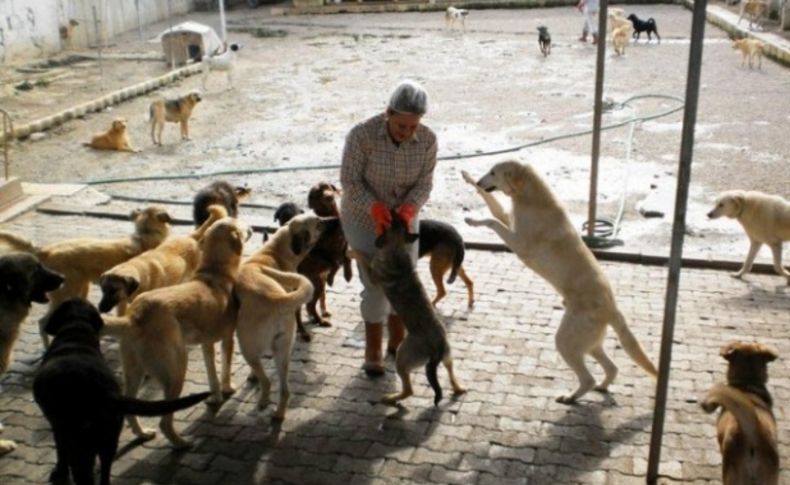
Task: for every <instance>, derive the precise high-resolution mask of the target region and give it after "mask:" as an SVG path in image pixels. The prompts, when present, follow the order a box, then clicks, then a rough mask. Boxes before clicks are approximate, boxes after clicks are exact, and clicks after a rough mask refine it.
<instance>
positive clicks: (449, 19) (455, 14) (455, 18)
mask: <svg viewBox="0 0 790 485" xmlns="http://www.w3.org/2000/svg"><path fill="white" fill-rule="evenodd" d="M467 15H469V10H466V9H463V8H455V7H447V11H446V12H445V13H444V24H445V26H446V27H447V28H448V29H452V28H453V27H454V26H455V24H456V22H457V23H459V24H461V28H462V29H463V30H464V31H466V17H467Z"/></svg>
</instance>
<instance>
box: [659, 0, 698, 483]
mask: <svg viewBox="0 0 790 485" xmlns="http://www.w3.org/2000/svg"><path fill="white" fill-rule="evenodd" d="M707 3H708V2H707V0H695V1H694V13H693V17H692V22H691V45H690V47H689V65H688V74H687V76H686V107H685V110H684V112H683V136H682V138H681V141H680V161H679V166H678V182H677V189H676V193H675V219H674V222H673V223H672V247H671V250H670V253H669V273H668V276H667V293H666V299H665V301H664V325H663V329H662V331H661V357H660V361H659V366H658V383H657V384H656V404H655V411H654V412H653V430H652V433H651V436H650V456H649V458H648V462H647V483H649V484H655V483H656V480H657V479H658V465H659V463H660V461H661V439H662V438H663V433H664V417H665V415H666V406H667V385H668V384H669V369H670V363H671V360H672V338H673V335H674V332H675V311H676V310H677V299H678V287H679V285H680V266H681V259H682V257H683V237H684V234H685V232H686V206H687V203H688V193H689V182H690V180H691V160H692V156H693V153H694V126H695V124H696V121H697V102H698V100H699V83H700V72H701V70H702V42H703V40H704V37H705V13H706V12H705V9H706V7H707Z"/></svg>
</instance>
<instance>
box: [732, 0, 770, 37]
mask: <svg viewBox="0 0 790 485" xmlns="http://www.w3.org/2000/svg"><path fill="white" fill-rule="evenodd" d="M767 11H768V2H766V1H765V0H743V1H742V2H741V15H740V16H739V17H738V25H740V24H741V20H743V17H745V16H748V17H749V30H752V25H754V24H755V23H756V24H757V26H758V27H760V28H761V29H762V27H763V23H762V19H763V17H764V16H765V13H766V12H767Z"/></svg>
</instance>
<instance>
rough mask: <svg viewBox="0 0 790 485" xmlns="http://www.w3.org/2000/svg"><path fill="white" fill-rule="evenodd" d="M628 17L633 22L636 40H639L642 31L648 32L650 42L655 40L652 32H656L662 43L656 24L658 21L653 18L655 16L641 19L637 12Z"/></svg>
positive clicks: (633, 35)
mask: <svg viewBox="0 0 790 485" xmlns="http://www.w3.org/2000/svg"><path fill="white" fill-rule="evenodd" d="M627 18H628V20H630V21H631V24H633V27H634V33H633V34H632V37H633V38H634V39H636V41H639V36H640V35H641V34H642V32H646V33H647V41H648V42H650V41H651V40H653V38H652V37H651V36H650V34H651V33H653V34H656V37H657V38H658V43H659V44H660V43H661V36H660V35H658V26H657V25H656V21H655V19H653V17H650V18H649V19H647V20H641V19H640V18H639V17H637V16H636V14H633V13H632V14H631V15H629V16H628V17H627Z"/></svg>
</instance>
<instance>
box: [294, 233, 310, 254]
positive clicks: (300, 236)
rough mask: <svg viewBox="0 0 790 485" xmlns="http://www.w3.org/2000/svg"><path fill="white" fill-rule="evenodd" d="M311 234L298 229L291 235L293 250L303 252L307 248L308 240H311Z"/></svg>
mask: <svg viewBox="0 0 790 485" xmlns="http://www.w3.org/2000/svg"><path fill="white" fill-rule="evenodd" d="M309 238H310V235H309V234H308V233H307V231H298V232H297V233H295V234H292V235H291V251H293V253H294V254H297V255H298V254H302V251H304V250H305V249H306V248H307V242H308V241H309Z"/></svg>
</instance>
